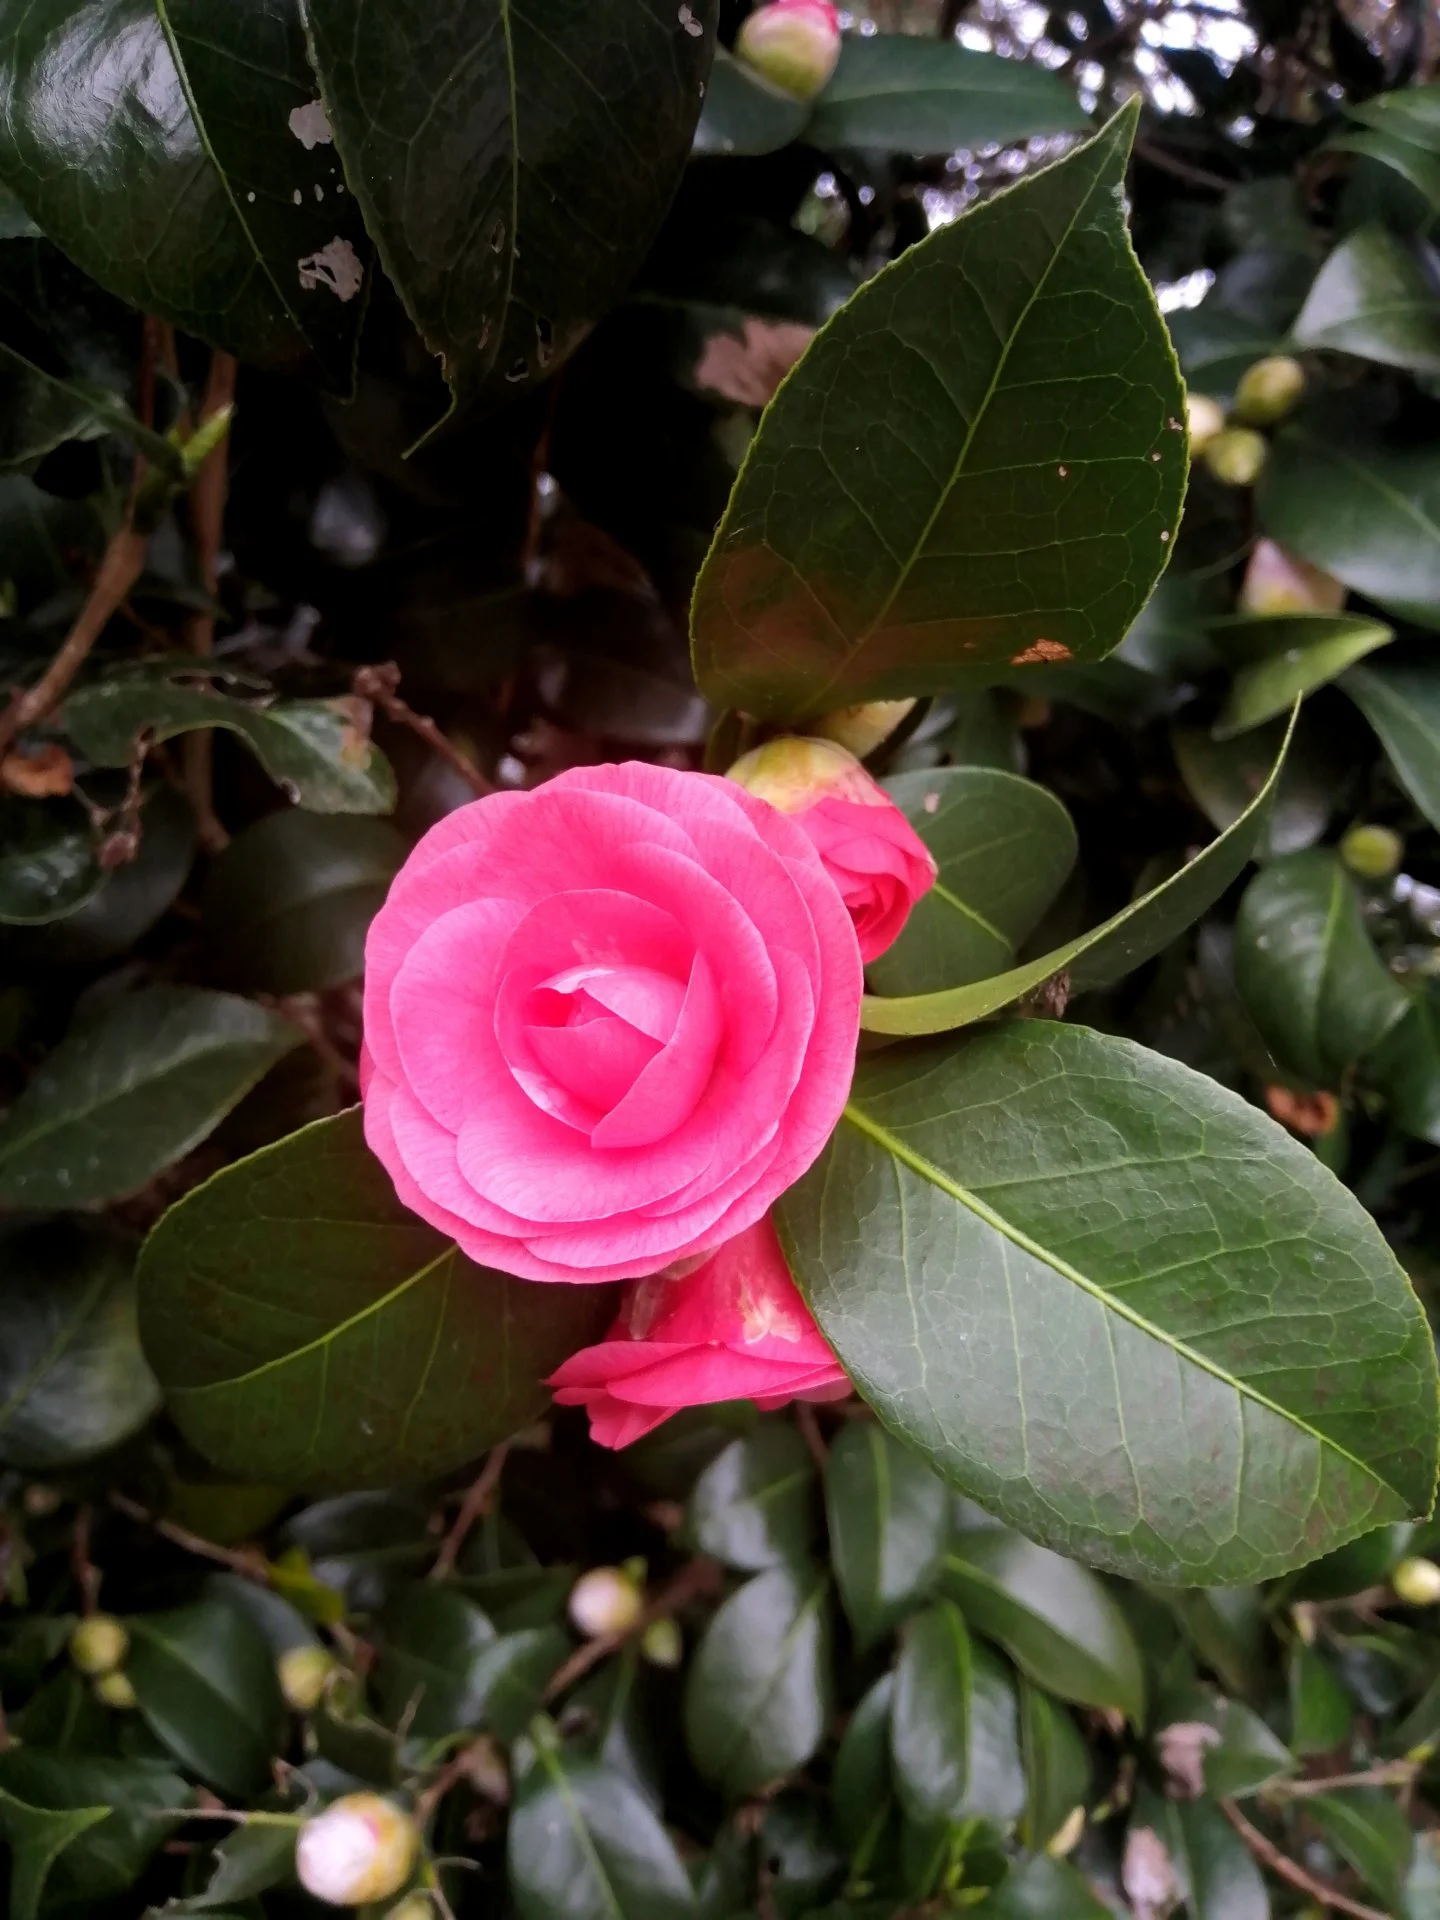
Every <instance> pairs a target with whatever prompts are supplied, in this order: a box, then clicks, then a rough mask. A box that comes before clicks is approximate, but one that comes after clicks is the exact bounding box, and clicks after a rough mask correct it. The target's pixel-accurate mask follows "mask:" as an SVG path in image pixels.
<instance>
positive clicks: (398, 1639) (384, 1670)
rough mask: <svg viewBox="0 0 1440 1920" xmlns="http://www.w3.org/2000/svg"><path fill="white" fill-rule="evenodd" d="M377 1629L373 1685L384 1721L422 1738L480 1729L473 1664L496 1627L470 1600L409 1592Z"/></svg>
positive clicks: (480, 1701) (433, 1589)
mask: <svg viewBox="0 0 1440 1920" xmlns="http://www.w3.org/2000/svg"><path fill="white" fill-rule="evenodd" d="M381 1630H382V1631H381V1640H380V1660H379V1667H378V1671H377V1674H376V1684H377V1689H378V1697H379V1701H380V1708H381V1712H382V1713H383V1714H384V1716H385V1718H386V1719H387V1720H388V1721H390V1722H391V1723H392V1724H396V1723H398V1722H400V1721H402V1720H403V1722H404V1724H405V1727H406V1729H407V1731H408V1732H409V1733H412V1734H414V1735H415V1736H416V1737H417V1738H418V1739H421V1740H431V1739H438V1738H439V1737H441V1736H442V1735H444V1734H447V1733H453V1732H455V1731H456V1730H457V1729H459V1728H462V1727H478V1726H479V1725H480V1722H481V1719H482V1717H483V1715H484V1710H485V1694H484V1691H483V1689H482V1688H480V1687H477V1686H476V1684H475V1673H476V1666H477V1663H478V1661H479V1658H480V1656H481V1655H482V1654H484V1653H485V1652H487V1651H488V1649H489V1648H490V1647H492V1646H493V1645H494V1644H495V1629H494V1627H493V1626H492V1625H491V1624H490V1621H489V1620H488V1619H487V1618H486V1616H485V1615H484V1614H483V1613H482V1612H481V1610H480V1609H479V1607H477V1606H476V1605H475V1603H474V1601H473V1600H467V1599H466V1598H465V1596H464V1595H463V1594H460V1593H457V1592H456V1591H455V1590H454V1588H453V1587H447V1586H437V1585H435V1584H433V1583H430V1582H427V1583H426V1584H425V1585H423V1586H414V1587H407V1588H406V1589H405V1590H404V1591H403V1592H402V1593H399V1594H397V1595H396V1597H395V1598H394V1600H392V1601H391V1603H390V1605H389V1606H388V1607H387V1608H386V1610H385V1613H384V1616H383V1618H382V1621H381Z"/></svg>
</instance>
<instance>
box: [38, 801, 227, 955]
mask: <svg viewBox="0 0 1440 1920" xmlns="http://www.w3.org/2000/svg"><path fill="white" fill-rule="evenodd" d="M195 844H196V843H195V817H194V815H193V814H192V813H191V811H190V808H189V806H188V804H187V803H186V802H185V800H183V799H182V798H181V796H180V795H179V794H178V793H177V792H176V791H175V789H174V788H173V787H168V786H162V787H157V788H156V789H155V791H154V792H153V793H152V794H151V795H150V796H149V797H148V799H146V801H145V802H144V804H143V805H142V807H141V809H140V850H139V852H138V853H137V854H136V856H135V858H134V859H133V860H130V861H127V862H126V864H125V865H124V866H123V867H116V869H115V870H114V872H113V873H108V874H106V875H105V878H104V881H103V883H102V885H101V887H100V889H99V891H98V892H97V893H94V894H92V895H91V896H90V898H89V899H88V900H87V901H86V902H85V903H84V905H83V906H80V907H77V908H76V910H75V911H74V913H70V914H67V915H66V916H65V918H64V919H63V920H57V921H52V922H51V923H50V924H49V925H48V926H46V927H41V928H36V929H35V930H34V931H33V932H30V933H27V934H20V935H16V936H15V938H16V941H17V950H18V952H19V953H20V954H21V955H22V957H23V958H24V959H25V960H27V961H29V962H31V963H32V964H36V965H42V966H43V965H59V966H86V965H90V964H93V963H94V962H95V961H97V960H111V959H114V958H115V956H116V955H117V954H122V953H128V952H129V950H130V948H131V947H133V946H135V945H137V944H138V942H139V941H140V940H142V939H143V938H144V936H145V935H146V934H147V933H148V932H149V931H150V929H151V927H153V926H154V925H155V922H156V921H157V920H158V919H159V918H160V916H161V915H162V914H163V913H164V912H165V910H166V909H167V908H168V907H169V906H170V905H171V904H172V903H173V901H174V900H175V897H176V895H177V894H178V893H179V891H180V889H181V888H182V887H183V886H184V884H185V881H186V878H187V876H188V874H189V872H190V868H191V865H192V863H193V862H194V858H195Z"/></svg>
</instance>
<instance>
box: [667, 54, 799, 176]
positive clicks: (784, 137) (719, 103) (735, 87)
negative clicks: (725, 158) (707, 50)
mask: <svg viewBox="0 0 1440 1920" xmlns="http://www.w3.org/2000/svg"><path fill="white" fill-rule="evenodd" d="M809 118H810V108H809V105H808V104H807V102H805V101H804V100H797V99H796V98H795V96H794V95H793V94H790V93H782V91H781V90H780V88H779V87H776V86H772V85H771V83H770V82H769V81H768V80H767V79H766V78H765V76H764V75H763V74H762V73H758V72H757V71H756V70H755V68H754V67H751V66H748V65H747V64H746V62H745V61H743V60H737V59H736V58H735V56H734V55H733V54H731V53H729V52H727V51H726V49H725V48H724V47H716V49H715V64H714V65H713V66H712V67H711V69H710V77H709V79H708V80H707V81H706V82H705V104H704V107H703V108H702V110H701V114H700V124H699V126H698V127H697V128H696V129H695V151H696V153H698V154H722V153H742V154H760V153H778V152H779V150H780V148H781V147H788V146H789V144H790V142H791V141H792V140H794V139H796V138H797V137H798V135H799V134H801V133H802V132H803V131H804V128H805V123H806V122H807V121H808V120H809Z"/></svg>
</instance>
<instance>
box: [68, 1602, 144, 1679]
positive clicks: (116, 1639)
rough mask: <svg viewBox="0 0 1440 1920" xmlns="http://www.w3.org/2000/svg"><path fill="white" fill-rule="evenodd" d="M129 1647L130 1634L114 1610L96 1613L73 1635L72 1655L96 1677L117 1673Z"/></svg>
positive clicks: (80, 1667) (84, 1672) (79, 1664)
mask: <svg viewBox="0 0 1440 1920" xmlns="http://www.w3.org/2000/svg"><path fill="white" fill-rule="evenodd" d="M129 1651H130V1636H129V1634H128V1633H127V1632H126V1631H125V1629H124V1627H122V1626H121V1624H120V1622H119V1621H118V1620H117V1619H116V1618H115V1616H114V1614H113V1613H92V1614H91V1615H90V1617H89V1618H88V1619H86V1620H82V1621H81V1622H80V1624H79V1625H78V1626H77V1627H76V1629H75V1631H74V1632H73V1633H72V1634H71V1636H70V1658H71V1660H72V1661H73V1662H74V1663H75V1665H76V1666H77V1667H78V1668H79V1670H80V1671H81V1673H83V1674H86V1675H88V1676H89V1678H91V1679H92V1680H93V1679H96V1678H98V1676H99V1675H100V1674H102V1673H113V1672H114V1671H115V1669H116V1668H117V1667H118V1666H119V1665H120V1663H121V1662H122V1661H123V1660H124V1658H125V1656H126V1654H127V1653H128V1652H129Z"/></svg>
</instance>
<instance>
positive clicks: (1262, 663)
mask: <svg viewBox="0 0 1440 1920" xmlns="http://www.w3.org/2000/svg"><path fill="white" fill-rule="evenodd" d="M1213 631H1214V636H1215V639H1216V642H1217V644H1219V645H1220V646H1221V648H1222V650H1223V651H1224V652H1225V653H1226V654H1227V656H1228V657H1229V658H1231V659H1233V660H1236V661H1237V662H1238V665H1237V670H1236V673H1235V678H1234V680H1233V681H1232V682H1231V685H1230V693H1229V697H1228V698H1227V700H1226V702H1225V705H1224V708H1223V709H1222V711H1221V714H1220V718H1219V719H1218V720H1217V721H1216V722H1215V736H1216V738H1217V739H1219V740H1227V739H1229V738H1231V737H1232V736H1233V735H1235V734H1238V733H1248V732H1249V731H1250V729H1251V728H1252V727H1259V726H1263V725H1264V723H1265V722H1266V721H1267V720H1273V719H1275V718H1276V716H1277V715H1278V714H1282V713H1289V711H1290V709H1291V708H1292V707H1293V706H1294V705H1295V702H1296V701H1297V700H1303V699H1304V697H1305V695H1306V694H1308V693H1314V692H1315V691H1316V689H1317V688H1319V687H1323V686H1328V684H1329V683H1330V681H1332V680H1334V679H1336V678H1338V676H1339V675H1340V674H1342V673H1344V671H1345V669H1346V668H1347V667H1350V666H1353V665H1354V664H1355V662H1356V661H1357V660H1363V659H1364V658H1365V656H1366V654H1368V653H1373V652H1374V651H1375V649H1376V648H1377V647H1383V646H1388V645H1389V643H1390V641H1392V640H1393V639H1394V638H1395V630H1394V628H1393V627H1387V626H1386V624H1385V622H1384V621H1383V620H1367V619H1366V618H1365V616H1364V615H1363V614H1358V613H1281V614H1272V615H1269V616H1268V617H1266V618H1262V619H1245V620H1236V621H1230V622H1227V623H1226V624H1225V625H1224V626H1223V627H1222V626H1217V627H1216V628H1214V629H1213Z"/></svg>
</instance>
